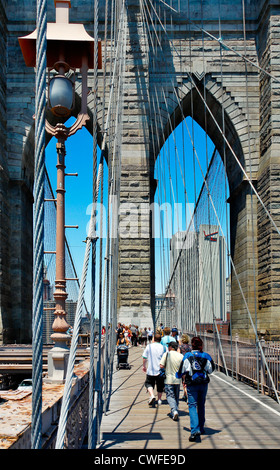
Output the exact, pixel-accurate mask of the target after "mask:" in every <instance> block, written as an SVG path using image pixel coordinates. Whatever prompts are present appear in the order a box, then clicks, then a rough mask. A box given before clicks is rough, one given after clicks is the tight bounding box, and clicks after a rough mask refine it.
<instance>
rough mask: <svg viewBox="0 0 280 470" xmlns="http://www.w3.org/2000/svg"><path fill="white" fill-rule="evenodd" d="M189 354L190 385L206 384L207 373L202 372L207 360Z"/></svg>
mask: <svg viewBox="0 0 280 470" xmlns="http://www.w3.org/2000/svg"><path fill="white" fill-rule="evenodd" d="M191 354H192V356H190V358H189V361H190V364H191V368H192V376H191V377H190V379H191V383H196V384H200V383H206V382H208V377H207V373H206V372H205V370H204V367H205V366H206V362H207V359H205V358H204V357H201V356H195V355H194V354H193V353H191Z"/></svg>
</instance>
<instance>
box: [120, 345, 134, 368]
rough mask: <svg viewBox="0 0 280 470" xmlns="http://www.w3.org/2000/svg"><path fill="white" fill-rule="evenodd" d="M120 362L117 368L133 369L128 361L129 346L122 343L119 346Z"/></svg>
mask: <svg viewBox="0 0 280 470" xmlns="http://www.w3.org/2000/svg"><path fill="white" fill-rule="evenodd" d="M117 356H118V364H117V369H118V370H119V369H131V366H130V365H129V364H128V362H127V358H128V346H126V345H125V344H121V345H119V346H118V347H117Z"/></svg>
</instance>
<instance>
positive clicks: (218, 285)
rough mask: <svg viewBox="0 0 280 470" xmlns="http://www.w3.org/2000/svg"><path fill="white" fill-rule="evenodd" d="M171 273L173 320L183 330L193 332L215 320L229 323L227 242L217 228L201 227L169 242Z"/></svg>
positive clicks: (181, 233)
mask: <svg viewBox="0 0 280 470" xmlns="http://www.w3.org/2000/svg"><path fill="white" fill-rule="evenodd" d="M174 268H175V270H174ZM173 270H174V273H173ZM170 273H171V275H172V276H173V277H172V281H171V284H170V286H171V289H172V291H173V292H174V294H175V314H174V319H175V320H176V321H175V323H177V325H178V327H179V328H180V329H182V330H189V329H190V330H194V327H195V324H196V323H211V322H213V318H219V319H221V320H222V321H223V320H226V312H227V299H226V257H225V240H224V237H222V236H221V235H220V234H219V228H218V226H215V225H210V226H209V225H206V224H205V225H203V224H202V225H200V226H199V232H198V233H197V232H189V233H188V234H186V232H179V233H177V234H175V235H174V236H173V237H172V240H171V243H170Z"/></svg>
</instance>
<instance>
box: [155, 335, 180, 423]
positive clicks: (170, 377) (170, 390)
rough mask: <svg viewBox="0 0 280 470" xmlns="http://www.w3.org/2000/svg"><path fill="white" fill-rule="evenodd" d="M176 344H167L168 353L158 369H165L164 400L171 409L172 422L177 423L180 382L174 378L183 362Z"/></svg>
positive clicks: (163, 357) (172, 342) (174, 342)
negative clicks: (165, 399)
mask: <svg viewBox="0 0 280 470" xmlns="http://www.w3.org/2000/svg"><path fill="white" fill-rule="evenodd" d="M177 349H178V344H177V342H176V341H171V342H170V343H169V344H168V351H167V352H165V353H164V355H163V356H162V358H161V361H160V367H161V368H164V369H165V375H166V378H165V381H164V390H165V393H166V398H167V401H168V404H169V406H170V409H171V416H172V419H173V420H174V421H178V418H179V414H178V406H179V395H180V383H181V380H180V379H177V378H176V377H175V374H176V372H177V371H178V369H179V367H180V364H181V362H182V360H183V357H184V356H183V354H181V353H179V352H178V351H177Z"/></svg>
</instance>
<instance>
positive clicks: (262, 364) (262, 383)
mask: <svg viewBox="0 0 280 470" xmlns="http://www.w3.org/2000/svg"><path fill="white" fill-rule="evenodd" d="M260 343H261V347H262V350H263V352H264V355H265V349H264V345H265V340H264V338H263V337H262V339H261V341H260ZM258 354H259V351H258ZM264 385H265V364H264V360H263V356H262V354H261V393H262V394H263V395H264Z"/></svg>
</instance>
